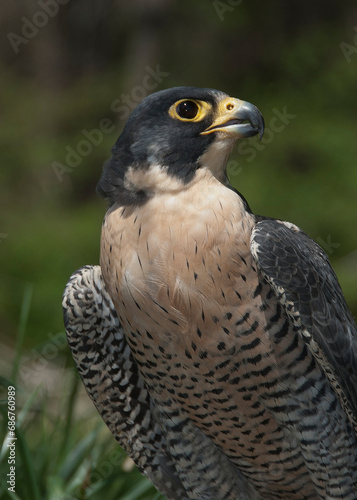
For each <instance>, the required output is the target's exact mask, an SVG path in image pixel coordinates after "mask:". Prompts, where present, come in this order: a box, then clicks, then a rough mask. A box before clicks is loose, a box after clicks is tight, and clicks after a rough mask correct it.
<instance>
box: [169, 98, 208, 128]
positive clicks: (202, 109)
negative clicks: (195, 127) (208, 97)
mask: <svg viewBox="0 0 357 500" xmlns="http://www.w3.org/2000/svg"><path fill="white" fill-rule="evenodd" d="M211 111H212V104H210V103H208V102H207V101H200V100H198V99H180V100H179V101H176V102H175V103H174V104H173V105H172V106H171V107H170V109H169V115H170V116H171V118H174V119H175V120H179V121H181V122H199V121H201V120H203V118H205V117H206V116H207V115H208V113H210V112H211Z"/></svg>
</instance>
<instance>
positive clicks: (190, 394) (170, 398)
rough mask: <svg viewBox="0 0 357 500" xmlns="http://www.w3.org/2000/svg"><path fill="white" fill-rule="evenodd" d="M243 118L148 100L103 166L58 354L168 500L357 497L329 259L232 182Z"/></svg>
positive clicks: (350, 356)
mask: <svg viewBox="0 0 357 500" xmlns="http://www.w3.org/2000/svg"><path fill="white" fill-rule="evenodd" d="M263 130H264V121H263V118H262V115H261V113H260V112H259V110H258V109H257V108H256V107H255V106H253V105H252V104H250V103H248V102H245V101H242V100H240V99H236V98H232V97H229V96H228V95H227V94H225V93H223V92H220V91H217V90H212V89H202V88H195V87H176V88H172V89H167V90H163V91H160V92H157V93H154V94H152V95H150V96H148V97H146V98H145V99H144V100H143V101H142V102H141V104H139V105H138V106H137V108H136V109H135V110H134V112H133V113H132V115H131V116H130V118H129V120H128V122H127V123H126V126H125V127H124V130H123V132H122V134H121V135H120V137H119V139H118V140H117V142H116V144H115V146H114V148H113V151H112V153H113V154H112V158H111V160H110V162H108V163H107V165H105V167H104V170H103V174H102V177H101V179H100V182H99V185H98V192H99V194H100V195H101V196H103V197H104V198H105V199H106V200H107V201H108V204H109V208H108V211H107V213H106V215H105V218H104V222H103V227H102V235H101V253H100V266H85V267H82V268H81V269H79V270H78V271H76V272H75V273H74V274H73V275H72V276H71V278H70V280H69V282H68V284H67V286H66V289H65V292H64V298H63V308H64V321H65V326H66V331H67V336H68V342H69V345H70V348H71V351H72V355H73V357H74V360H75V363H76V366H77V369H78V371H79V373H80V375H81V377H82V380H83V383H84V385H85V387H86V390H87V392H88V394H89V396H90V398H91V399H92V400H93V402H94V404H95V406H96V408H97V410H98V412H99V413H100V415H101V416H102V418H103V420H104V422H105V423H106V424H107V425H108V427H109V429H110V431H111V432H112V433H113V435H114V436H115V438H116V439H117V440H118V441H119V443H120V445H121V446H122V447H123V448H124V449H125V450H126V451H127V453H128V454H129V455H130V456H131V457H132V459H133V460H134V462H135V463H136V464H137V466H138V468H139V469H140V470H141V471H142V472H143V473H144V474H146V475H147V476H148V477H149V479H150V480H151V481H152V482H153V483H154V485H155V486H156V487H157V489H158V490H160V491H161V492H162V493H163V494H164V495H166V497H167V498H168V499H170V500H182V499H184V500H189V499H192V500H243V499H244V500H253V499H254V500H258V499H260V500H263V499H264V500H270V499H286V500H294V499H296V500H302V499H309V500H316V499H330V500H331V499H344V500H356V499H357V329H356V324H355V323H354V320H353V317H352V315H351V313H350V311H349V310H348V307H347V305H346V302H345V300H344V297H343V293H342V291H341V288H340V285H339V283H338V280H337V277H336V275H335V273H334V271H333V270H332V268H331V265H330V263H329V261H328V258H327V256H326V254H325V253H324V251H323V250H322V249H321V248H320V247H319V246H318V245H317V244H316V243H315V242H314V241H313V240H312V239H311V238H309V236H307V235H306V234H305V233H304V232H303V231H301V230H300V229H299V228H298V227H297V226H295V225H294V224H292V223H290V222H284V221H281V220H276V219H272V218H269V217H262V216H258V215H255V214H253V213H252V211H251V210H250V208H249V205H248V203H247V202H246V200H245V199H244V198H243V196H242V195H241V194H240V193H239V192H237V191H236V190H235V189H234V188H233V187H232V186H231V185H230V184H229V181H228V178H227V175H226V164H227V159H228V156H229V154H230V152H231V150H232V148H233V146H234V144H235V142H236V140H237V139H240V138H248V137H251V136H253V135H256V134H260V135H262V134H263Z"/></svg>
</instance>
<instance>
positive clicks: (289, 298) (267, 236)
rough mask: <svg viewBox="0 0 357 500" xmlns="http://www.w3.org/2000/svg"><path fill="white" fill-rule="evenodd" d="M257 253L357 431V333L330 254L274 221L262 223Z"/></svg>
mask: <svg viewBox="0 0 357 500" xmlns="http://www.w3.org/2000/svg"><path fill="white" fill-rule="evenodd" d="M259 219H260V218H259V217H257V220H259ZM251 251H252V254H253V257H254V259H255V261H256V263H257V265H258V268H259V269H260V270H261V272H262V274H263V276H264V277H265V279H266V280H267V281H268V282H269V283H270V285H271V286H272V288H273V289H274V290H275V292H276V294H277V296H278V298H279V299H280V301H281V302H282V304H283V305H284V307H285V309H286V311H287V313H288V314H289V316H290V318H291V319H292V321H293V322H294V323H295V324H298V325H299V326H300V327H301V331H302V336H303V338H304V340H305V342H306V344H307V345H308V347H309V348H310V350H311V352H312V353H313V354H314V356H315V358H316V359H317V361H318V362H319V363H320V366H321V367H322V368H323V369H324V371H325V373H326V375H327V376H328V378H329V380H330V383H331V384H332V385H333V387H334V389H335V391H336V393H337V394H338V396H339V397H340V400H341V402H342V404H343V407H344V409H345V411H346V413H347V414H348V416H349V418H350V420H351V422H352V424H354V426H355V429H356V432H357V328H356V324H355V322H354V320H353V317H352V315H351V313H350V311H349V309H348V307H347V305H346V302H345V299H344V296H343V293H342V290H341V288H340V285H339V283H338V279H337V277H336V275H335V273H334V271H333V269H332V267H331V265H330V263H329V260H328V257H327V255H326V254H325V252H324V251H323V250H322V248H321V247H320V246H319V245H317V243H315V242H314V241H313V240H312V239H311V238H310V237H309V236H307V235H306V234H305V233H304V232H303V231H301V230H300V229H299V228H297V227H296V226H294V225H293V224H290V223H288V222H282V221H278V220H274V219H266V220H260V221H259V222H258V223H257V224H256V226H255V228H254V230H253V233H252V238H251Z"/></svg>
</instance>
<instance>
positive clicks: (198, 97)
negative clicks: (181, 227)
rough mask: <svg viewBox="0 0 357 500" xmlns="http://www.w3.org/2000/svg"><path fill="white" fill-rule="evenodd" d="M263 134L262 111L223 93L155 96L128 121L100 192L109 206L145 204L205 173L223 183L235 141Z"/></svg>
mask: <svg viewBox="0 0 357 500" xmlns="http://www.w3.org/2000/svg"><path fill="white" fill-rule="evenodd" d="M263 132H264V120H263V117H262V115H261V113H260V111H259V110H258V108H256V107H255V106H253V104H250V103H248V102H245V101H242V100H240V99H236V98H234V97H229V96H228V95H227V94H225V93H224V92H220V91H218V90H213V89H205V88H195V87H175V88H171V89H167V90H162V91H160V92H156V93H154V94H151V95H149V96H148V97H146V98H145V99H144V100H143V101H142V102H141V103H140V104H139V105H138V106H137V108H136V109H135V110H134V111H133V113H132V114H131V116H130V117H129V119H128V121H127V123H126V125H125V127H124V130H123V132H122V134H121V135H120V137H119V138H118V140H117V142H116V143H115V145H114V147H113V150H112V153H113V155H112V158H111V160H110V161H109V162H108V163H107V164H106V165H105V167H104V171H103V174H102V177H101V179H100V182H99V184H98V188H97V190H98V193H99V194H100V195H101V196H103V197H104V198H106V199H107V200H108V201H109V203H110V204H112V203H115V202H119V203H121V204H141V203H143V202H145V200H147V199H148V197H150V196H153V195H154V194H155V193H157V192H163V191H166V192H170V191H172V192H175V191H177V190H179V189H183V188H184V187H185V186H186V185H187V184H188V183H190V182H191V181H192V180H193V179H194V177H195V174H196V172H197V171H198V170H199V169H202V168H206V169H208V170H210V171H211V173H212V174H213V175H214V176H215V177H217V178H218V179H219V180H221V181H222V182H223V181H224V179H225V168H226V163H227V159H228V156H229V153H230V152H231V150H232V148H233V145H234V143H235V141H236V140H237V139H239V138H245V137H251V136H253V135H256V134H260V137H262V135H263Z"/></svg>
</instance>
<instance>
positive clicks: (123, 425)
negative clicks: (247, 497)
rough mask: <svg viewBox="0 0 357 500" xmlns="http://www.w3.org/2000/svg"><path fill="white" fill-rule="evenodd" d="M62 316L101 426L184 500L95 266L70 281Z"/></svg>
mask: <svg viewBox="0 0 357 500" xmlns="http://www.w3.org/2000/svg"><path fill="white" fill-rule="evenodd" d="M63 311H64V322H65V327H66V332H67V338H68V343H69V346H70V348H71V351H72V356H73V358H74V361H75V363H76V366H77V369H78V371H79V374H80V376H81V378H82V381H83V383H84V385H85V388H86V390H87V392H88V394H89V396H90V398H91V399H92V401H93V403H94V404H95V406H96V408H97V410H98V412H99V413H100V415H101V416H102V418H103V420H104V422H105V423H106V424H107V426H108V427H109V429H110V431H111V432H112V433H113V435H114V436H115V438H116V439H117V441H118V442H119V444H120V445H121V446H122V447H123V448H124V449H125V451H126V452H127V453H128V454H129V456H130V457H131V458H132V459H133V460H134V462H135V463H136V465H137V466H138V468H139V469H140V470H141V471H142V472H143V473H144V474H145V475H146V476H147V477H148V478H149V479H150V480H151V481H152V482H153V484H154V485H155V486H156V488H157V489H158V490H159V491H161V492H162V493H163V494H164V495H166V496H167V498H168V499H170V500H181V499H183V500H188V497H187V496H186V494H185V489H184V487H183V485H182V483H181V481H180V479H179V477H178V475H177V473H176V470H175V466H174V463H173V461H172V459H171V458H170V456H169V454H168V453H167V450H166V441H165V438H164V437H163V435H162V431H161V428H160V426H159V425H158V423H157V421H156V420H155V418H154V412H152V409H151V406H152V404H151V400H150V396H149V393H148V391H147V390H146V387H145V384H144V381H143V379H142V377H141V375H140V373H139V371H138V368H137V365H136V363H135V361H134V359H133V358H132V355H131V352H130V349H129V346H128V345H127V343H126V340H125V337H124V334H123V330H122V328H121V327H120V324H119V320H118V317H117V314H116V312H115V309H114V305H113V303H112V301H111V299H110V297H109V295H108V293H107V291H106V289H105V285H104V282H103V278H102V275H101V270H100V267H99V266H85V267H82V268H81V269H79V270H78V271H76V272H75V273H74V274H73V275H72V276H71V278H70V280H69V282H68V283H67V286H66V288H65V291H64V296H63Z"/></svg>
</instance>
